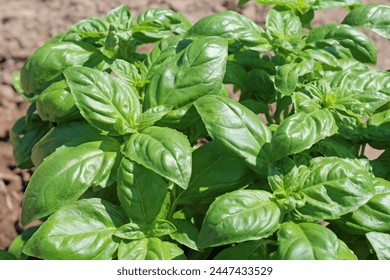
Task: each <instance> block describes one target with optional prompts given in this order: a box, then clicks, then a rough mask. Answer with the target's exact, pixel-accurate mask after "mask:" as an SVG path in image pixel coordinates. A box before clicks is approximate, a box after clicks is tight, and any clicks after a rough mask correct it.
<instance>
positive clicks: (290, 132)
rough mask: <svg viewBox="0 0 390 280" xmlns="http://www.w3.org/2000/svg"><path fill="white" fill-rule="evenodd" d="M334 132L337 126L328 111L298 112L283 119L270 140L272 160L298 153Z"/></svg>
mask: <svg viewBox="0 0 390 280" xmlns="http://www.w3.org/2000/svg"><path fill="white" fill-rule="evenodd" d="M336 131H337V126H336V123H335V120H334V118H333V115H332V114H331V112H330V111H329V110H327V109H318V110H316V111H313V112H311V113H306V112H304V111H300V112H298V113H296V114H294V115H292V116H290V117H288V118H286V119H284V120H283V121H282V122H281V124H280V125H279V127H278V129H277V130H276V132H275V133H274V135H273V137H272V140H271V155H272V158H273V159H274V160H277V159H280V158H282V157H285V156H288V155H292V154H297V153H300V152H302V151H304V150H306V149H309V148H310V147H311V146H313V145H314V144H315V143H317V142H318V141H320V140H322V139H324V138H326V137H329V136H331V135H333V134H334V133H336Z"/></svg>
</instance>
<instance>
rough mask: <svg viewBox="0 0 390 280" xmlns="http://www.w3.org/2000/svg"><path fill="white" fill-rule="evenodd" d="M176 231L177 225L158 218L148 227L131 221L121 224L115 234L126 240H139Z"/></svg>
mask: <svg viewBox="0 0 390 280" xmlns="http://www.w3.org/2000/svg"><path fill="white" fill-rule="evenodd" d="M175 231H176V227H175V225H174V224H172V223H171V222H169V221H166V220H157V221H155V222H154V223H153V224H151V225H147V226H146V227H145V225H140V224H137V223H132V222H130V223H128V224H125V225H123V226H121V227H120V228H119V229H118V230H117V231H116V232H115V234H114V235H115V236H118V237H120V238H122V239H126V240H138V239H142V238H145V237H160V236H164V235H168V234H171V233H173V232H175Z"/></svg>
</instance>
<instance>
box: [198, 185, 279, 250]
mask: <svg viewBox="0 0 390 280" xmlns="http://www.w3.org/2000/svg"><path fill="white" fill-rule="evenodd" d="M270 197H271V194H270V193H268V192H265V191H259V190H238V191H234V192H230V193H227V194H225V195H222V196H219V197H218V198H217V199H216V200H215V201H214V202H213V203H212V204H211V206H210V208H209V209H208V211H207V213H206V217H205V219H204V221H203V224H202V228H201V230H200V233H199V237H198V246H199V247H200V248H207V247H215V246H219V245H225V244H231V243H236V242H243V241H249V240H258V239H262V238H265V237H268V236H270V235H271V234H272V233H274V232H275V231H276V230H277V229H278V228H279V225H280V224H279V219H280V217H281V211H280V209H279V207H278V206H277V205H276V204H275V203H274V202H272V201H271V200H270Z"/></svg>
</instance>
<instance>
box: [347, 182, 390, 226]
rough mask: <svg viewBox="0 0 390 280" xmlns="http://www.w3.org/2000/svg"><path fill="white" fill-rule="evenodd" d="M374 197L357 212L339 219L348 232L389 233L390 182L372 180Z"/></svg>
mask: <svg viewBox="0 0 390 280" xmlns="http://www.w3.org/2000/svg"><path fill="white" fill-rule="evenodd" d="M373 183H374V187H375V195H374V196H373V197H372V198H371V199H370V200H369V201H368V202H367V203H366V204H364V205H362V206H361V207H359V208H358V209H357V210H355V211H353V212H351V213H348V214H347V215H345V216H343V217H342V218H341V222H342V223H343V224H344V225H345V226H346V227H347V229H348V231H352V232H353V233H354V234H357V233H358V234H364V233H367V232H371V231H377V232H383V233H390V223H389V221H390V182H389V181H386V180H384V179H382V178H375V179H374V180H373Z"/></svg>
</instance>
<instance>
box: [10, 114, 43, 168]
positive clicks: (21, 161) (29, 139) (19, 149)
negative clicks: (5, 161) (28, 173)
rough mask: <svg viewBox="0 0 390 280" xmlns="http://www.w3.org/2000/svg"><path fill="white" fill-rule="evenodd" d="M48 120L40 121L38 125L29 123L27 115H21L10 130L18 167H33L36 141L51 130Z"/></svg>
mask: <svg viewBox="0 0 390 280" xmlns="http://www.w3.org/2000/svg"><path fill="white" fill-rule="evenodd" d="M49 129H50V126H49V125H48V123H47V122H39V123H38V125H37V126H35V127H31V126H29V125H28V123H27V120H26V117H21V118H20V119H19V120H17V121H16V122H15V124H14V125H13V127H12V128H11V130H10V141H11V143H12V146H13V157H14V160H15V163H16V165H17V166H18V167H20V168H22V169H24V168H31V167H33V166H34V165H33V162H32V160H31V152H32V149H33V147H34V145H35V144H36V143H38V142H39V140H40V139H41V138H42V137H43V136H44V135H45V134H46V133H47V132H48V131H49Z"/></svg>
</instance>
